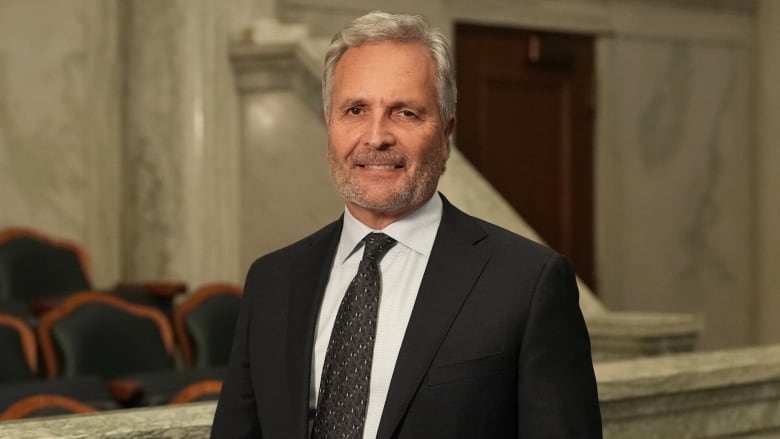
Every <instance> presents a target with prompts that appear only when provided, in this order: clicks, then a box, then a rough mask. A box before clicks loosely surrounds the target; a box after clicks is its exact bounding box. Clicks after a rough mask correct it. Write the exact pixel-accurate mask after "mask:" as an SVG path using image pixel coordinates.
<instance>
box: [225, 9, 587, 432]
mask: <svg viewBox="0 0 780 439" xmlns="http://www.w3.org/2000/svg"><path fill="white" fill-rule="evenodd" d="M323 101H324V107H325V108H324V109H325V123H326V125H327V129H328V158H329V161H330V169H331V173H332V176H333V179H334V181H335V183H336V186H337V188H338V189H339V191H340V192H341V194H342V195H343V197H344V200H345V203H346V209H345V211H344V215H343V216H342V218H340V219H339V220H337V221H336V222H334V223H332V224H329V225H327V226H325V227H324V228H323V229H321V230H320V231H318V232H316V233H314V234H313V235H311V236H309V237H307V238H305V239H303V240H302V241H300V242H297V243H295V244H292V245H291V246H289V247H286V248H284V249H281V250H279V251H276V252H274V253H271V254H269V255H266V256H264V257H262V258H260V259H258V260H257V261H256V262H255V263H254V264H253V266H252V268H251V269H250V271H249V274H248V276H247V280H246V286H245V293H244V299H243V304H242V309H241V313H240V316H239V320H238V324H237V329H236V336H235V340H234V346H233V352H232V357H231V362H230V366H229V371H228V374H227V377H226V380H225V382H224V387H223V391H222V395H221V396H220V400H219V403H218V407H217V411H216V415H215V420H214V426H213V429H212V437H214V438H250V437H251V438H265V439H277V438H278V439H304V438H307V437H311V438H313V439H319V438H335V437H338V438H357V439H359V438H380V439H390V438H397V439H405V438H410V439H428V438H447V439H452V438H468V439H474V438H487V439H501V438H518V437H519V438H599V437H601V421H600V415H599V406H598V398H597V394H596V383H595V379H594V376H593V367H592V362H591V356H590V344H589V339H588V334H587V330H586V327H585V323H584V321H583V318H582V314H581V312H580V309H579V305H578V293H577V288H576V284H575V281H574V275H573V273H572V271H571V269H570V267H569V265H568V264H567V262H566V261H565V260H564V259H563V258H562V257H561V256H559V255H558V254H556V253H555V252H553V251H551V250H550V249H548V248H546V247H543V246H541V245H538V244H535V243H533V242H531V241H528V240H526V239H524V238H521V237H519V236H517V235H515V234H513V233H511V232H508V231H506V230H503V229H500V228H498V227H496V226H494V225H491V224H488V223H486V222H483V221H481V220H478V219H476V218H473V217H470V216H468V215H466V214H464V213H462V212H461V211H459V210H458V209H456V208H455V207H453V206H452V205H451V204H450V203H449V202H448V201H447V200H446V199H445V198H444V197H443V196H442V195H440V194H438V193H437V192H436V186H437V183H438V180H439V177H440V176H441V175H442V173H443V172H444V168H445V163H446V161H447V158H448V156H449V136H450V134H451V133H452V131H453V129H454V126H455V118H454V108H455V101H456V90H455V83H454V79H453V73H452V70H451V65H450V59H449V51H448V46H447V43H446V40H445V39H444V37H443V36H442V35H441V34H439V33H437V32H433V31H431V30H429V29H428V28H427V26H426V24H425V23H424V22H423V21H422V19H421V18H419V17H415V16H406V15H390V14H385V13H379V12H374V13H370V14H368V15H365V16H363V17H360V18H358V19H356V20H355V21H353V22H352V23H351V24H350V25H348V26H347V27H346V28H345V29H344V30H343V31H342V32H340V33H339V34H337V35H336V37H335V38H334V40H333V42H332V44H331V47H330V50H329V51H328V54H327V55H326V60H325V73H324V75H323ZM520 104H522V103H520ZM356 273H357V275H356ZM353 277H354V279H353ZM350 281H352V282H350Z"/></svg>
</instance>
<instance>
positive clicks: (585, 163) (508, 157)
mask: <svg viewBox="0 0 780 439" xmlns="http://www.w3.org/2000/svg"><path fill="white" fill-rule="evenodd" d="M455 43H456V44H455V46H456V51H455V57H456V69H457V75H458V88H459V93H460V95H459V101H458V128H457V134H456V136H457V138H456V140H457V145H458V148H459V149H460V150H461V151H463V153H464V154H465V156H466V157H467V158H468V159H469V160H471V162H472V163H473V164H474V165H475V166H476V167H477V169H479V171H480V172H481V173H482V174H483V175H484V176H485V177H486V178H487V180H488V181H489V182H490V183H491V184H492V185H493V186H494V187H495V188H496V189H497V190H498V191H499V192H500V193H501V195H502V196H503V197H504V198H506V199H507V201H508V202H509V203H510V204H511V205H512V206H513V207H514V208H515V209H516V210H517V211H518V212H519V213H520V214H521V215H522V216H523V217H524V218H525V220H526V221H528V223H529V224H530V225H531V227H533V228H534V229H535V230H536V231H537V232H538V233H539V234H540V235H541V237H542V238H543V239H544V240H545V241H546V242H547V243H548V244H549V245H550V246H551V247H553V248H555V249H556V250H558V251H560V252H561V253H563V254H565V255H566V256H568V257H569V259H570V260H571V261H572V263H573V264H574V267H575V270H576V271H577V274H578V275H579V276H580V277H581V278H582V279H583V280H584V281H585V282H586V283H587V284H588V285H589V286H590V287H591V288H594V289H595V288H596V278H595V261H594V251H593V120H594V112H595V111H594V105H593V95H594V93H593V91H594V90H593V88H594V87H593V38H592V37H591V36H588V35H576V34H562V33H553V32H541V31H535V30H523V29H507V28H495V27H486V26H478V25H471V24H456V26H455Z"/></svg>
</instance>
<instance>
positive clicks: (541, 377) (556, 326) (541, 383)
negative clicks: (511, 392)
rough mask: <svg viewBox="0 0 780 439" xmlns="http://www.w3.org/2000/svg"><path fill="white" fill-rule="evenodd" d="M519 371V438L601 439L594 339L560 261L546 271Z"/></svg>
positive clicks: (536, 291) (542, 274)
mask: <svg viewBox="0 0 780 439" xmlns="http://www.w3.org/2000/svg"><path fill="white" fill-rule="evenodd" d="M518 367H519V370H518V410H519V413H518V421H519V422H518V429H519V431H518V436H519V437H520V438H523V439H534V438H553V437H554V438H570V439H573V438H582V439H584V438H588V439H590V438H601V437H602V432H601V414H600V410H599V401H598V392H597V388H596V379H595V377H594V373H593V362H592V359H591V352H590V339H589V336H588V330H587V328H586V326H585V321H584V319H583V317H582V312H581V311H580V307H579V293H578V290H577V284H576V281H575V277H574V273H573V271H572V269H571V267H570V265H569V263H568V262H567V261H566V259H564V258H563V257H562V256H559V255H555V256H553V257H551V258H550V259H549V260H548V261H547V263H546V264H545V265H544V267H543V268H542V270H541V272H540V274H539V277H538V280H537V282H536V286H535V288H534V292H533V296H532V298H531V306H530V311H529V316H528V320H527V324H526V328H525V331H524V334H523V341H522V345H521V349H520V358H519V366H518Z"/></svg>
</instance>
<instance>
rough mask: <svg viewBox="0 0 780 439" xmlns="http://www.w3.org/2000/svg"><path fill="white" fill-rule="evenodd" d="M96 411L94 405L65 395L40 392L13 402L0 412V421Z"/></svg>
mask: <svg viewBox="0 0 780 439" xmlns="http://www.w3.org/2000/svg"><path fill="white" fill-rule="evenodd" d="M96 411H97V409H96V408H95V407H92V406H91V405H88V404H84V403H83V402H81V401H78V400H76V399H73V398H69V397H67V396H61V395H50V394H41V395H32V396H28V397H26V398H24V399H22V400H19V401H17V402H15V403H14V404H13V405H11V406H10V407H8V408H7V409H5V411H3V412H2V413H0V421H8V420H11V419H21V418H34V417H39V416H55V415H65V414H72V413H90V412H96Z"/></svg>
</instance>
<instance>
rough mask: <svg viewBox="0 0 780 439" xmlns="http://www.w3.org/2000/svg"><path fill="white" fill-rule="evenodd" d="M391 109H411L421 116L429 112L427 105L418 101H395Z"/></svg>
mask: <svg viewBox="0 0 780 439" xmlns="http://www.w3.org/2000/svg"><path fill="white" fill-rule="evenodd" d="M390 108H411V109H413V110H414V111H416V112H418V113H421V114H424V113H426V112H427V111H426V108H425V105H423V104H421V103H419V102H417V101H394V102H392V103H391V104H390Z"/></svg>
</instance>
